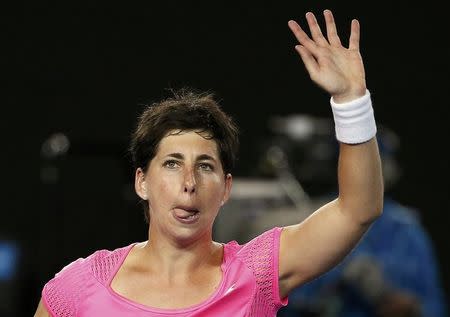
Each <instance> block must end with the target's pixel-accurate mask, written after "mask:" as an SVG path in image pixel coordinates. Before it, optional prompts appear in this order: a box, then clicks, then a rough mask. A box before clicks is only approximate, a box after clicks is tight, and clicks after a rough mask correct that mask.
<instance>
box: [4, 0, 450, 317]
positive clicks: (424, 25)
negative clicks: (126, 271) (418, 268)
mask: <svg viewBox="0 0 450 317" xmlns="http://www.w3.org/2000/svg"><path fill="white" fill-rule="evenodd" d="M326 8H329V9H332V10H333V12H334V14H335V17H336V21H337V24H338V28H339V29H340V33H341V34H342V38H343V39H344V42H346V40H345V39H347V38H348V34H349V25H350V20H351V18H354V17H356V18H358V19H359V20H360V22H361V25H362V37H361V51H362V55H363V58H364V61H365V66H366V74H367V84H368V87H369V89H370V90H371V92H372V94H373V101H374V107H375V111H376V112H375V113H376V117H377V120H378V121H379V122H381V123H383V124H385V125H386V126H388V127H390V128H391V129H392V130H393V131H395V132H396V133H397V134H398V136H399V137H400V139H401V148H400V151H399V161H400V164H401V167H402V170H403V174H402V178H401V180H400V181H399V182H398V184H397V185H396V187H395V188H394V190H393V195H394V197H395V198H396V199H398V200H399V201H400V202H402V203H404V204H406V205H409V206H413V207H414V208H416V209H417V210H419V211H420V214H421V217H422V220H423V223H424V225H425V227H426V228H427V229H428V231H429V232H430V236H431V238H432V240H433V242H434V245H435V248H436V252H437V256H438V260H439V264H440V268H441V270H442V283H443V285H444V287H445V290H446V293H447V294H449V292H450V270H449V269H448V268H449V267H450V256H449V252H448V240H449V239H448V236H449V234H448V224H449V222H448V212H449V211H450V204H449V201H450V199H449V186H448V179H449V176H450V175H449V168H448V165H449V164H448V162H449V160H448V154H447V151H446V147H447V146H448V139H447V136H448V135H449V124H448V108H449V102H448V87H449V84H450V81H449V76H448V74H449V71H450V62H449V57H450V54H449V53H450V44H449V41H448V36H447V35H448V28H446V27H445V26H446V22H447V21H446V20H445V19H446V16H445V12H444V10H443V9H442V8H441V7H440V5H438V2H437V1H427V2H425V1H422V2H418V3H417V4H411V3H408V4H401V3H398V2H387V1H381V2H380V1H377V2H362V1H358V2H356V1H351V2H348V1H346V2H340V3H338V2H337V1H336V2H327V1H321V2H320V3H317V1H306V2H305V1H297V2H293V1H291V2H286V3H282V2H278V3H275V2H268V3H264V4H263V3H261V2H256V1H255V2H253V3H251V2H245V3H244V2H243V3H239V2H225V1H221V2H204V3H200V2H196V3H187V2H174V1H168V2H147V3H145V4H141V3H138V2H129V3H126V4H125V3H124V2H122V3H117V4H115V3H112V2H111V3H106V2H105V3H100V2H95V1H90V2H65V1H63V2H61V1H60V2H56V1H55V2H45V1H38V2H15V3H13V4H9V5H8V6H5V5H3V9H2V10H1V11H2V12H1V13H0V14H1V24H2V31H3V32H2V33H3V36H2V49H1V56H2V58H1V75H2V76H1V77H2V81H1V85H2V88H3V89H2V91H3V93H2V95H1V96H2V107H1V115H0V118H1V122H0V123H1V124H0V127H1V134H0V135H1V154H2V155H1V158H2V161H1V162H2V164H1V167H0V168H1V175H2V177H1V181H2V187H1V188H2V189H1V207H0V208H1V218H0V241H2V242H1V243H0V252H3V254H5V255H3V257H2V258H0V260H2V261H4V263H11V265H10V266H9V267H7V265H3V266H1V265H0V283H1V286H0V294H1V295H0V297H1V298H0V303H2V304H0V305H3V306H5V307H7V308H4V309H5V311H6V310H9V316H30V315H31V314H32V312H34V310H35V308H36V305H37V302H38V300H39V296H40V291H41V288H42V286H43V284H44V283H45V282H46V281H47V280H48V279H49V278H51V277H52V276H53V274H54V273H56V272H57V271H59V270H60V269H61V267H62V266H64V265H66V264H68V263H69V262H70V261H72V260H74V259H76V258H78V257H82V256H83V257H84V256H86V255H88V254H89V253H91V252H93V251H94V250H97V249H100V248H116V247H118V246H122V245H125V244H128V243H131V242H132V241H136V240H144V239H145V238H146V233H147V229H146V225H145V223H144V220H143V215H142V212H141V209H140V207H139V205H138V204H137V199H136V196H135V194H134V192H133V187H132V181H133V174H132V173H133V171H132V170H131V167H130V164H129V159H128V157H127V146H128V140H129V135H130V133H131V131H132V129H133V127H134V123H135V120H136V117H137V115H138V114H139V112H140V111H141V110H142V109H143V105H144V104H147V103H149V102H152V101H154V100H159V99H160V98H162V97H164V96H166V95H168V92H167V89H168V88H181V87H184V86H189V87H193V88H196V89H201V90H208V91H212V92H215V93H216V95H217V97H218V98H219V99H220V100H221V104H222V106H223V108H224V109H225V111H227V112H228V113H229V114H231V115H232V116H233V117H234V118H235V119H236V121H237V122H238V124H239V126H240V127H241V142H242V146H241V151H240V156H239V161H238V165H237V168H236V171H235V176H243V177H245V176H246V175H247V174H249V173H250V171H253V167H254V164H255V162H257V161H258V155H259V154H258V151H256V146H257V144H258V142H259V141H260V140H263V139H264V138H265V136H266V135H267V133H268V131H267V127H266V125H267V119H268V118H269V117H270V116H271V115H274V114H279V115H288V114H292V113H307V114H312V115H318V116H329V115H330V114H331V112H330V109H329V106H328V99H329V96H327V95H326V94H324V93H323V92H322V91H321V90H320V89H319V88H318V87H316V86H314V84H312V83H311V81H310V79H309V77H308V75H307V73H306V71H305V70H304V67H303V64H302V62H301V60H300V58H299V57H298V55H297V54H296V52H295V51H294V49H293V47H294V45H295V44H296V42H295V40H294V37H293V36H292V34H291V33H290V31H289V29H288V27H287V21H288V20H289V19H295V20H297V21H299V22H300V24H301V25H303V26H305V21H304V13H305V12H307V11H313V12H314V13H317V14H318V15H319V16H320V18H322V16H321V12H322V10H323V9H326ZM321 23H322V21H321ZM445 30H447V31H445ZM5 259H6V260H5ZM8 261H9V262H8ZM0 262H1V261H0ZM2 272H3V273H2ZM447 297H448V295H447ZM448 298H450V297H448ZM0 311H1V310H0Z"/></svg>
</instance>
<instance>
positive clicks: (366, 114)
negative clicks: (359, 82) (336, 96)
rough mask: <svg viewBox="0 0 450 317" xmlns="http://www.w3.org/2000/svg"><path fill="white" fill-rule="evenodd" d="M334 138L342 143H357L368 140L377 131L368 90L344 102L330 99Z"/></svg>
mask: <svg viewBox="0 0 450 317" xmlns="http://www.w3.org/2000/svg"><path fill="white" fill-rule="evenodd" d="M330 103H331V110H332V111H333V117H334V126H335V131H336V139H337V140H338V141H340V142H342V143H347V144H357V143H363V142H366V141H369V140H370V139H371V138H373V137H374V136H375V134H376V133H377V126H376V123H375V116H374V113H373V108H372V100H371V98H370V92H369V91H368V90H366V94H365V95H364V96H362V97H360V98H358V99H355V100H352V101H350V102H346V103H339V104H338V103H335V102H334V100H333V97H331V99H330Z"/></svg>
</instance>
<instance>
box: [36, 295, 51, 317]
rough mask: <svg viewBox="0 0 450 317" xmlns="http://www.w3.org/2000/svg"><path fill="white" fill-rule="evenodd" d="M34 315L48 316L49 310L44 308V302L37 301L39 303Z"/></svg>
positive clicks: (37, 316)
mask: <svg viewBox="0 0 450 317" xmlns="http://www.w3.org/2000/svg"><path fill="white" fill-rule="evenodd" d="M34 317H50V314H49V312H48V311H47V308H45V305H44V302H43V301H42V298H41V300H40V301H39V305H38V307H37V309H36V312H35V313H34Z"/></svg>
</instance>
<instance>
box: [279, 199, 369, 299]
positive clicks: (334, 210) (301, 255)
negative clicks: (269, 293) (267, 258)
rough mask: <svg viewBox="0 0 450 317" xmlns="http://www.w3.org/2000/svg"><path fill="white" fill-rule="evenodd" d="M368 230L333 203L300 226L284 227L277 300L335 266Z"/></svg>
mask: <svg viewBox="0 0 450 317" xmlns="http://www.w3.org/2000/svg"><path fill="white" fill-rule="evenodd" d="M368 227H369V225H368V224H361V223H360V222H358V221H355V220H354V219H353V218H352V217H351V216H349V215H348V214H346V213H344V212H342V211H341V210H340V206H339V201H338V200H337V199H336V200H334V201H332V202H330V203H328V204H326V205H324V206H323V207H321V208H320V209H318V210H317V211H316V212H314V213H313V214H312V215H311V216H309V217H308V218H306V219H305V220H304V221H303V222H301V223H299V224H296V225H293V226H288V227H285V228H284V229H283V231H282V233H281V237H280V256H279V257H280V258H279V283H280V296H281V297H285V296H287V295H288V294H289V292H290V291H291V290H293V289H294V288H296V287H297V286H299V285H301V284H303V283H305V282H308V281H310V280H312V279H314V278H315V277H317V276H319V275H321V274H322V273H325V272H326V271H328V270H329V269H331V268H332V267H333V266H335V265H336V264H338V263H339V262H340V261H341V260H342V259H343V258H344V257H345V256H346V255H347V254H348V253H349V252H350V251H351V250H352V249H353V248H354V247H355V245H356V244H357V243H358V241H359V240H360V239H361V237H362V235H363V234H364V233H365V232H366V230H367V229H368Z"/></svg>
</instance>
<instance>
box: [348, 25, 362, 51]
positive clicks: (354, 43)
mask: <svg viewBox="0 0 450 317" xmlns="http://www.w3.org/2000/svg"><path fill="white" fill-rule="evenodd" d="M359 35H360V26H359V22H358V20H356V19H353V20H352V26H351V32H350V40H349V46H348V48H349V49H351V50H359Z"/></svg>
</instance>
